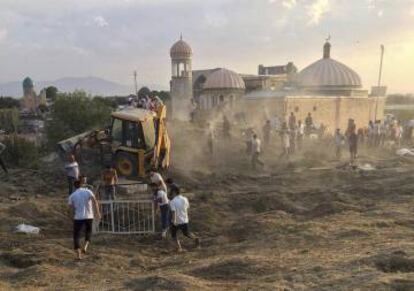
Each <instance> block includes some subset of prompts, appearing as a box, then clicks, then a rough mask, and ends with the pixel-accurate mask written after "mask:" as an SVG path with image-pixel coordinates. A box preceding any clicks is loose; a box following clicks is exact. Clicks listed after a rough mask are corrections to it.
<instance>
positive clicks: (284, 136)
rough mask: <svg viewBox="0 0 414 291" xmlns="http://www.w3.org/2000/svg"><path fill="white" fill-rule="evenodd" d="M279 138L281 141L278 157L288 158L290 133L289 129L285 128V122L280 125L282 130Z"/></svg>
mask: <svg viewBox="0 0 414 291" xmlns="http://www.w3.org/2000/svg"><path fill="white" fill-rule="evenodd" d="M280 138H281V141H282V149H283V151H282V154H281V155H280V157H283V156H287V157H289V153H290V133H289V128H288V127H287V124H286V122H283V124H282V128H281V130H280Z"/></svg>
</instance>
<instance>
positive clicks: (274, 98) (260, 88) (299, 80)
mask: <svg viewBox="0 0 414 291" xmlns="http://www.w3.org/2000/svg"><path fill="white" fill-rule="evenodd" d="M170 54H171V58H172V71H173V72H172V79H171V100H172V110H173V115H172V117H173V119H183V118H182V116H186V118H185V119H186V120H188V118H189V117H190V116H191V112H195V113H196V114H198V115H200V116H202V117H203V118H212V116H213V115H217V114H222V113H224V112H231V113H233V114H243V115H244V116H245V117H246V119H247V120H248V122H249V123H251V124H252V125H254V124H255V123H260V124H263V121H264V120H266V119H271V118H273V117H276V116H277V117H278V118H279V119H282V120H283V119H285V120H286V119H287V118H288V116H289V115H290V113H291V112H293V113H294V114H295V116H296V119H297V120H302V121H304V120H305V118H306V116H307V115H308V114H309V113H311V115H312V117H313V120H314V121H315V123H316V124H324V125H325V126H327V130H328V131H329V132H331V133H332V132H334V130H335V129H336V128H340V129H342V130H345V129H346V127H347V125H348V120H349V119H354V120H355V123H356V124H357V126H358V127H365V126H367V125H368V123H369V121H370V120H372V121H374V120H381V119H383V114H384V106H385V97H378V96H370V95H369V94H368V90H365V89H364V88H363V85H362V81H361V78H360V76H359V75H358V74H357V73H356V72H355V71H354V70H352V69H351V68H349V67H348V66H346V65H345V64H343V63H341V62H339V61H336V60H334V59H333V58H331V44H330V43H329V42H326V43H325V44H324V46H323V54H322V58H321V59H320V60H317V61H316V62H314V63H312V64H310V65H309V66H307V67H305V68H304V69H303V70H301V71H300V72H298V71H297V68H296V66H295V65H294V64H293V63H288V64H287V65H284V66H273V67H264V66H263V65H259V68H258V75H244V74H239V73H237V72H235V71H232V70H229V69H227V68H214V69H207V70H194V71H193V70H191V57H192V50H191V47H190V46H189V45H188V44H187V43H185V42H184V41H183V40H182V39H180V40H179V41H178V42H177V43H175V44H174V45H173V47H172V48H171V50H170ZM177 107H179V108H177ZM257 125H259V124H257Z"/></svg>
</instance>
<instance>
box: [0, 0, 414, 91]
mask: <svg viewBox="0 0 414 291" xmlns="http://www.w3.org/2000/svg"><path fill="white" fill-rule="evenodd" d="M413 28H414V0H0V68H1V70H0V82H6V81H16V80H22V79H23V78H24V77H25V76H31V77H32V78H33V79H34V80H35V81H36V80H55V79H58V78H61V77H83V76H85V77H86V76H97V77H102V78H105V79H108V80H112V81H116V82H119V83H122V84H127V85H131V84H132V82H133V79H132V72H133V71H134V70H137V72H138V79H139V83H144V84H146V83H149V84H153V83H156V84H160V86H161V87H164V88H168V86H169V85H168V84H169V80H170V72H171V69H170V58H169V49H170V47H171V46H172V44H173V43H174V42H175V41H177V40H178V39H179V36H180V33H182V34H183V38H184V40H185V41H187V42H188V43H189V44H190V45H191V47H192V49H193V52H194V55H193V67H194V69H205V68H215V67H225V68H228V69H231V70H234V71H237V72H239V73H257V66H258V65H259V64H264V65H282V64H286V63H287V62H289V61H293V62H294V63H295V64H296V66H297V67H298V68H299V69H303V68H304V67H306V66H307V65H309V64H310V63H312V62H314V61H316V60H318V59H320V58H321V57H322V46H323V43H324V41H325V39H326V38H327V37H328V36H329V35H330V36H331V44H332V50H331V56H332V58H334V59H336V60H338V61H341V62H343V63H345V64H346V65H348V66H349V67H351V68H353V69H354V70H355V71H356V72H358V73H359V74H360V76H361V78H362V81H363V84H364V87H365V88H367V89H368V88H370V87H371V85H375V84H376V83H377V79H378V69H379V59H380V45H381V44H384V46H385V56H384V73H383V84H385V85H388V87H389V92H393V93H408V92H414V77H413V76H414V29H413Z"/></svg>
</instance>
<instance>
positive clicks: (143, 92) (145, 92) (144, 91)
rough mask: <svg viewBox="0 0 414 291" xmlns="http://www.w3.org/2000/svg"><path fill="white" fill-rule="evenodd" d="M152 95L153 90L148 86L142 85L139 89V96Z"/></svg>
mask: <svg viewBox="0 0 414 291" xmlns="http://www.w3.org/2000/svg"><path fill="white" fill-rule="evenodd" d="M150 95H151V90H150V89H148V87H142V88H141V89H139V91H138V98H144V97H146V96H150Z"/></svg>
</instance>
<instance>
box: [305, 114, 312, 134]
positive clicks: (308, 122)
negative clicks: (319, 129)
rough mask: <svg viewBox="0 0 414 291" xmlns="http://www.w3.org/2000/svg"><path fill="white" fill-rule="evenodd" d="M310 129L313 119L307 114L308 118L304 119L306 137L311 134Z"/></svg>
mask: <svg viewBox="0 0 414 291" xmlns="http://www.w3.org/2000/svg"><path fill="white" fill-rule="evenodd" d="M312 128H313V118H312V114H311V113H310V112H309V113H308V116H307V117H306V119H305V132H306V135H307V136H308V135H310V134H311V131H312Z"/></svg>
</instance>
